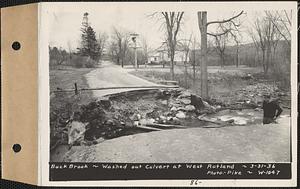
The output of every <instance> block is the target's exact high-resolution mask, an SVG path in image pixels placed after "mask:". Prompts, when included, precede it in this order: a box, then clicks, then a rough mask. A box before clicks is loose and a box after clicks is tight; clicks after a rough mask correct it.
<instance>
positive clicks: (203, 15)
mask: <svg viewBox="0 0 300 189" xmlns="http://www.w3.org/2000/svg"><path fill="white" fill-rule="evenodd" d="M206 24H207V12H206V11H200V12H198V25H199V29H200V35H201V64H200V68H201V96H202V97H203V98H204V99H207V98H208V83H207V80H208V78H207V26H206Z"/></svg>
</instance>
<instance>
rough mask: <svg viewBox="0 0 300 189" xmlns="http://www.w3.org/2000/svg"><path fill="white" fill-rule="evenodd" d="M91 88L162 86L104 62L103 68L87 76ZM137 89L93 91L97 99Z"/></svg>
mask: <svg viewBox="0 0 300 189" xmlns="http://www.w3.org/2000/svg"><path fill="white" fill-rule="evenodd" d="M85 77H86V80H87V83H88V85H89V87H90V88H100V87H101V88H102V87H128V86H146V87H147V86H162V85H158V84H155V83H152V82H149V81H146V80H144V79H141V78H139V77H136V76H134V75H131V74H129V73H128V70H126V69H122V68H121V67H120V66H117V65H115V64H113V63H111V62H109V61H103V62H102V63H101V66H100V67H99V68H97V69H95V70H93V71H91V72H89V73H88V74H86V75H85ZM130 90H137V89H109V90H93V95H94V97H96V98H99V97H102V96H104V95H108V94H113V93H119V92H124V91H130Z"/></svg>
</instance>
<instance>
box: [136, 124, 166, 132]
mask: <svg viewBox="0 0 300 189" xmlns="http://www.w3.org/2000/svg"><path fill="white" fill-rule="evenodd" d="M137 128H140V129H146V130H151V131H162V130H163V129H159V128H154V127H147V126H144V125H139V126H137Z"/></svg>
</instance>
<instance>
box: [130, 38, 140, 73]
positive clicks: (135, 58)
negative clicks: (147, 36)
mask: <svg viewBox="0 0 300 189" xmlns="http://www.w3.org/2000/svg"><path fill="white" fill-rule="evenodd" d="M130 36H131V40H132V41H133V43H134V47H133V49H134V68H135V70H137V68H138V63H137V45H136V38H137V36H138V34H137V33H133V34H130Z"/></svg>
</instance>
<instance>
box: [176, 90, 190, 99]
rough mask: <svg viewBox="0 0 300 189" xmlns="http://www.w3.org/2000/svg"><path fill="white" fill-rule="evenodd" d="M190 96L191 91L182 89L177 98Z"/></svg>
mask: <svg viewBox="0 0 300 189" xmlns="http://www.w3.org/2000/svg"><path fill="white" fill-rule="evenodd" d="M189 97H191V93H190V92H188V91H182V92H181V94H180V95H179V96H178V98H189Z"/></svg>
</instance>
